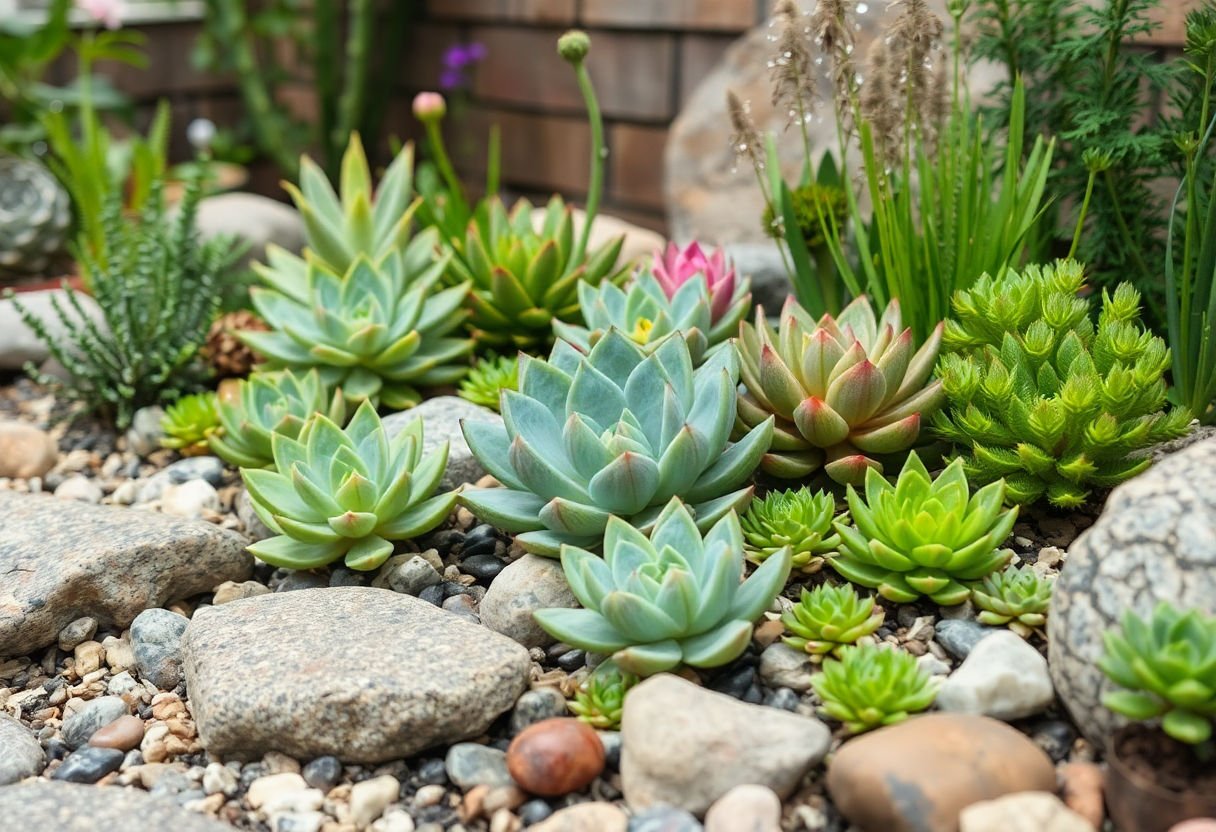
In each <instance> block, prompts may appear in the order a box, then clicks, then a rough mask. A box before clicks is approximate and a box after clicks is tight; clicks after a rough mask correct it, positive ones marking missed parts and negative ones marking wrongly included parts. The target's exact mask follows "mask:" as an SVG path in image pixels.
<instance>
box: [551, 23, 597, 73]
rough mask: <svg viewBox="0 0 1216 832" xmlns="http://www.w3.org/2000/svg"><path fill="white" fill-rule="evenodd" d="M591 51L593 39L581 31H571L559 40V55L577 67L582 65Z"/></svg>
mask: <svg viewBox="0 0 1216 832" xmlns="http://www.w3.org/2000/svg"><path fill="white" fill-rule="evenodd" d="M590 51H591V38H590V37H589V36H588V35H587V33H586V32H584V31H582V30H580V29H571V30H570V31H569V32H566V34H564V35H562V36H561V37H560V38H558V39H557V54H559V55H561V56H562V58H563V59H564V60H566V61H569V62H570V63H572V64H574V65H575V66H577V65H579V64H581V63H582V62H583V59H584V58H586V57H587V53H588V52H590Z"/></svg>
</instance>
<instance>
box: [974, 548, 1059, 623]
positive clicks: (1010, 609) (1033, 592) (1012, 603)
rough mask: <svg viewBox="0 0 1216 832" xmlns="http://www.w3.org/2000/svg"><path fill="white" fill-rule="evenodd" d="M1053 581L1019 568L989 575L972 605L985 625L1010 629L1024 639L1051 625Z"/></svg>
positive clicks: (976, 586)
mask: <svg viewBox="0 0 1216 832" xmlns="http://www.w3.org/2000/svg"><path fill="white" fill-rule="evenodd" d="M1052 583H1053V582H1052V580H1051V579H1050V578H1047V577H1045V576H1043V575H1040V574H1039V573H1038V572H1036V571H1034V570H1033V569H1031V568H1030V567H1029V566H1019V567H1017V568H1013V569H1005V570H1002V571H1000V572H994V573H992V574H991V575H988V576H987V577H985V578H984V580H983V581H982V582H981V583H979V584H976V585H975V586H973V587H972V588H971V602H972V603H973V604H975V606H976V607H977V608H978V609H979V610H980V614H979V615H978V616H976V617H977V618H978V619H979V621H980V623H981V624H990V625H993V626H996V627H999V626H1001V625H1008V626H1009V629H1011V630H1013V631H1014V632H1015V633H1017V634H1018V635H1020V636H1021V637H1022V638H1030V636H1031V634H1032V633H1034V631H1036V630H1038V629H1040V628H1041V627H1042V626H1043V625H1044V624H1046V623H1047V608H1048V606H1049V605H1050V604H1051V587H1052Z"/></svg>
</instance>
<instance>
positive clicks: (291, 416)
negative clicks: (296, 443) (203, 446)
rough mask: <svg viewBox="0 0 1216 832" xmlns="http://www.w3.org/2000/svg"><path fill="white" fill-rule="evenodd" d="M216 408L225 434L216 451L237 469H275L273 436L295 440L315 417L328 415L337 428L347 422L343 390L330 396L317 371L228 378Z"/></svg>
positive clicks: (218, 436)
mask: <svg viewBox="0 0 1216 832" xmlns="http://www.w3.org/2000/svg"><path fill="white" fill-rule="evenodd" d="M217 405H218V412H219V420H220V424H221V426H222V427H223V431H222V432H221V433H219V434H216V435H213V436H212V437H211V440H210V444H211V452H212V453H214V454H215V455H216V456H218V457H219V458H220V459H222V460H224V461H225V462H227V463H229V464H230V465H235V466H237V467H238V468H268V467H270V466H271V465H273V464H274V448H273V443H272V439H273V437H274V435H275V434H276V433H281V434H283V435H284V436H287V437H289V438H291V439H295V438H296V437H297V436H299V435H300V430H301V428H303V427H304V423H305V422H306V421H307V420H308V419H309V418H310V417H311V416H312V415H313V414H314V413H324V414H325V415H326V416H328V417H329V419H330V421H333V422H336V423H338V424H343V423H344V422H345V421H346V402H345V400H344V399H343V398H342V391H341V390H337V391H334V393H333V394H332V395H331V394H330V392H329V389H328V388H327V387H326V386H325V384H324V383H323V382H322V381H321V374H320V373H319V372H317V371H316V370H315V369H314V370H310V371H308V372H307V373H300V374H299V375H297V374H295V373H293V372H292V371H291V370H280V371H279V372H271V373H254V374H253V375H251V376H250V377H249V378H247V379H227V380H225V381H223V382H221V383H220V389H219V392H218V396H217Z"/></svg>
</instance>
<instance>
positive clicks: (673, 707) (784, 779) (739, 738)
mask: <svg viewBox="0 0 1216 832" xmlns="http://www.w3.org/2000/svg"><path fill="white" fill-rule="evenodd" d="M830 738H831V734H830V732H829V731H828V728H827V726H825V725H824V724H823V723H822V722H820V721H819V720H817V719H813V718H811V717H805V716H799V715H797V714H792V713H790V712H788V711H783V710H779V709H777V708H766V707H764V706H761V705H749V704H747V703H744V702H740V701H738V700H737V699H734V698H732V697H730V696H726V695H724V694H721V693H715V692H713V691H709V690H705V689H704V688H701V687H698V686H697V685H694V684H692V683H691V682H688V681H686V680H684V679H682V678H680V677H678V676H673V675H670V674H666V673H664V674H660V675H658V676H653V677H651V678H649V679H647V680H646V681H644V682H642V683H641V684H639V685H638V686H637V687H635V688H634V689H633V690H631V691H630V692H629V695H628V696H627V697H626V698H625V708H624V714H623V716H622V719H621V784H622V789H623V791H624V794H625V800H626V801H627V802H628V803H629V805H630V807H631V808H633V809H644V808H647V807H651V806H655V805H657V804H661V803H665V804H668V805H670V806H674V807H677V808H681V809H685V810H687V811H689V812H692V813H693V814H695V815H701V814H703V813H704V812H705V811H706V810H707V809H709V807H710V806H711V805H712V804H713V803H714V801H716V800H718V798H720V797H722V796H723V795H724V794H726V793H727V792H728V791H730V790H731V789H732V788H734V787H735V786H741V785H743V784H746V783H754V784H758V785H763V786H767V787H768V788H771V789H772V790H773V791H774V792H776V793H777V794H778V795H779V796H781V797H788V796H789V795H790V794H791V793H792V792H793V790H794V788H795V787H796V786H797V785H798V783H799V781H800V780H801V779H802V777H803V776H804V775H805V774H806V773H807V772H808V771H810V769H811V768H812V767H814V766H815V765H817V764H818V763H819V761H820V760H822V759H823V757H824V755H825V754H826V753H827V750H828V743H829V741H830ZM673 761H679V762H678V763H677V764H673Z"/></svg>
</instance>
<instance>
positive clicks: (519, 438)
mask: <svg viewBox="0 0 1216 832" xmlns="http://www.w3.org/2000/svg"><path fill="white" fill-rule="evenodd" d="M738 372H739V361H738V356H737V354H736V352H735V350H734V348H733V347H731V346H726V347H724V348H722V349H719V350H717V351H715V352H714V353H713V355H712V356H710V358H709V359H708V360H707V361H706V362H705V364H703V365H702V366H701V367H699V368H697V369H696V370H693V366H692V358H691V356H690V355H689V352H688V345H687V343H685V341H684V340H683V339H682V338H680V337H678V336H670V337H668V338H667V339H666V340H665V341H664V342H663V343H662V344H660V345H659V346H658V347H657V348H656V349H654V350H653V351H652V352H650V354H647V353H646V351H645V350H643V349H642V348H641V347H639V346H638V345H637V344H635V343H634V342H633V341H631V340H630V339H629V338H627V337H626V336H624V335H622V334H621V333H619V332H617V331H616V330H615V329H611V330H609V331H608V333H607V334H606V335H605V336H604V337H603V338H601V339H600V340H599V342H598V343H597V344H596V345H595V346H594V347H593V348H592V349H591V351H590V352H589V353H587V354H584V353H582V352H580V351H579V350H578V349H576V348H575V347H573V346H571V345H570V344H568V343H567V342H565V341H558V342H557V344H556V345H555V346H554V348H553V352H552V354H551V356H550V358H549V361H542V360H540V359H536V358H532V357H531V356H527V355H522V354H521V356H520V370H519V391H518V392H514V391H507V392H505V393H503V397H502V405H503V407H502V415H503V423H502V424H494V423H491V422H472V421H467V420H466V421H464V422H463V423H462V428H463V430H464V436H465V439H466V440H467V441H468V444H469V448H470V450H472V452H473V455H474V456H475V457H477V459H478V460H479V461H480V462H481V464H482V465H483V466H484V467H485V469H486V470H487V471H488V472H490V473H491V474H493V475H494V476H495V477H496V478H497V479H498V481H499V482H501V483H502V484H503V485H504V486H505V487H504V488H473V489H469V490H466V491H464V492H463V493H462V494H461V497H460V500H461V502H462V503H463V504H464V505H465V506H467V507H468V508H469V509H470V510H471V511H472V512H473V513H474V514H476V515H477V516H478V517H480V518H481V519H482V520H485V521H486V522H488V523H493V524H494V525H496V526H498V527H499V528H501V529H505V530H507V531H509V532H513V533H515V534H516V538H515V541H516V543H518V544H520V545H521V546H522V547H523V548H524V549H525V550H527V551H529V552H533V553H536V554H542V555H549V556H554V555H557V554H558V552H559V548H560V546H561V544H563V543H570V544H573V545H576V546H583V547H586V548H594V547H595V546H597V545H598V544H599V541H600V539H601V537H602V535H603V533H604V530H605V528H607V525H608V518H609V517H610V516H612V515H616V516H619V517H622V518H625V519H628V520H629V521H630V522H631V523H633V524H634V525H635V526H637V527H638V528H639V529H642V530H643V531H647V530H649V528H650V527H651V526H652V525H653V524H654V522H655V519H656V518H657V517H658V515H659V512H660V511H661V510H662V509H663V506H665V505H666V504H667V503H668V501H669V500H670V499H671V498H672V497H674V496H680V497H682V498H683V499H684V500H686V501H687V502H688V503H689V504H690V505H691V507H692V509H693V511H694V513H695V514H696V517H697V524H698V526H699V527H700V528H701V529H702V530H705V529H708V528H709V526H711V525H712V524H714V523H715V522H717V521H718V520H719V519H720V518H721V517H723V516H724V515H725V514H726V513H727V512H729V511H730V510H731V509H738V510H742V509H743V508H745V507H746V506H747V503H748V502H749V501H750V500H751V495H752V489H751V488H750V487H748V486H746V485H745V483H746V481H747V479H748V478H749V477H750V476H751V474H752V471H753V470H755V467H756V465H757V464H758V462H759V460H760V456H761V455H762V454H763V453H764V451H765V449H766V448H768V443H769V440H770V439H771V437H772V420H769V421H766V422H762V423H760V424H759V425H757V426H756V427H755V428H753V429H752V430H751V431H750V432H749V433H748V434H746V435H745V436H744V437H743V438H742V439H740V440H739V441H738V442H735V443H733V444H732V443H730V442H729V441H728V437H729V435H730V430H731V426H732V425H733V424H734V411H735V386H736V384H737V380H738V377H739V376H738Z"/></svg>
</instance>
